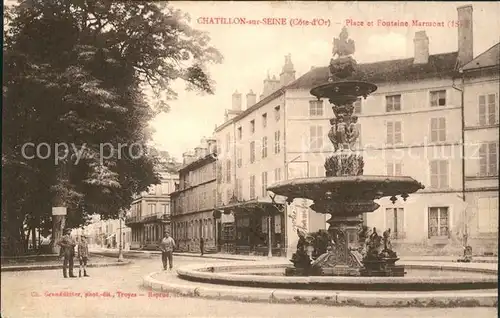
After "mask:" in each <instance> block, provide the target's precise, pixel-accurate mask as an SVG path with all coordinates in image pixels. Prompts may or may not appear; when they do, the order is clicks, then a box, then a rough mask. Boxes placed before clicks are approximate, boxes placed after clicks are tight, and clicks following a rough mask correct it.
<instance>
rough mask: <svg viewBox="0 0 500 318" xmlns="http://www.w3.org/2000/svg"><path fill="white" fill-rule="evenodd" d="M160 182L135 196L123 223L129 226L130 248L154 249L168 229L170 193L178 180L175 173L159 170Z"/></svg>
mask: <svg viewBox="0 0 500 318" xmlns="http://www.w3.org/2000/svg"><path fill="white" fill-rule="evenodd" d="M160 175H161V183H160V184H157V185H152V186H151V187H150V188H149V190H148V191H147V192H143V193H141V194H140V195H138V196H136V198H135V199H134V201H133V202H132V205H131V209H130V211H129V212H128V215H127V218H126V221H125V224H126V226H128V227H130V228H131V249H148V250H156V249H157V246H158V242H159V241H160V239H161V238H162V237H163V233H164V231H165V230H171V229H170V217H171V213H170V193H171V192H172V191H174V189H175V183H176V182H178V181H179V178H178V176H177V175H176V174H173V173H169V172H167V171H161V172H160Z"/></svg>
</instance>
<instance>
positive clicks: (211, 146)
mask: <svg viewBox="0 0 500 318" xmlns="http://www.w3.org/2000/svg"><path fill="white" fill-rule="evenodd" d="M216 142H217V141H216V140H215V139H212V138H209V139H207V148H208V153H217V144H216Z"/></svg>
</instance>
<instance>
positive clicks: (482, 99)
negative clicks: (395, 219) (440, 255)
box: [461, 44, 500, 254]
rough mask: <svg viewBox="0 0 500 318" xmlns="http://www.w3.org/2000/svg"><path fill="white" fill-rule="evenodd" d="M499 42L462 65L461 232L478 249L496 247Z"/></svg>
mask: <svg viewBox="0 0 500 318" xmlns="http://www.w3.org/2000/svg"><path fill="white" fill-rule="evenodd" d="M499 61H500V44H497V45H495V46H493V47H492V48H490V49H489V50H487V51H486V52H484V53H483V54H481V55H479V56H478V57H476V58H475V59H473V60H472V61H470V62H469V63H467V64H466V65H464V67H463V68H462V69H461V73H462V80H463V82H462V88H463V103H464V117H463V123H464V140H465V147H464V152H465V156H464V157H465V161H464V175H465V178H464V189H465V191H464V195H465V198H466V202H467V206H466V215H465V216H464V217H465V218H466V221H467V222H466V223H465V224H466V227H465V228H464V235H466V236H467V239H468V244H470V245H471V246H472V247H473V248H474V247H475V248H476V250H477V253H479V254H483V253H494V252H496V251H497V250H498V150H499V149H498V137H499V132H498V130H499V124H498V113H499V109H498V104H499V101H498V98H499V81H500V79H499V74H500V65H499Z"/></svg>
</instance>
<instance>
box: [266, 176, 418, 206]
mask: <svg viewBox="0 0 500 318" xmlns="http://www.w3.org/2000/svg"><path fill="white" fill-rule="evenodd" d="M423 188H424V185H422V184H421V183H420V182H418V181H416V180H414V179H413V178H411V177H406V176H362V175H361V176H345V177H323V178H300V179H292V180H286V181H281V182H278V183H275V184H273V185H271V186H269V187H268V188H267V189H268V190H269V191H272V192H274V193H275V194H277V195H282V196H285V197H287V201H288V202H291V201H293V199H295V198H304V199H310V200H313V201H314V204H313V205H312V206H311V208H312V209H313V210H315V211H317V212H319V213H333V214H337V215H358V214H360V213H363V212H372V211H375V210H376V209H377V208H378V207H379V205H378V204H376V203H374V202H373V200H377V199H380V198H382V197H390V198H391V200H392V201H393V202H395V201H396V200H397V198H396V196H400V197H401V198H403V200H406V198H408V195H409V194H410V193H414V192H416V191H418V190H420V189H423Z"/></svg>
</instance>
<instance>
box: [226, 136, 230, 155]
mask: <svg viewBox="0 0 500 318" xmlns="http://www.w3.org/2000/svg"><path fill="white" fill-rule="evenodd" d="M230 148H231V135H230V134H229V133H227V135H226V152H229V149H230Z"/></svg>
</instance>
